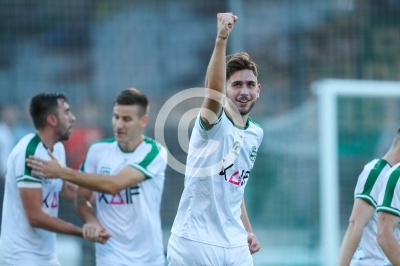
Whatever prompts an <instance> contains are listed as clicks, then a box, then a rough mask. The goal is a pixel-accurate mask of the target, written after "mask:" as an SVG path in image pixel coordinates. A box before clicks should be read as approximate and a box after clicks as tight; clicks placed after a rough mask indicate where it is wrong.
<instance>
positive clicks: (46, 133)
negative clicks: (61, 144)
mask: <svg viewBox="0 0 400 266" xmlns="http://www.w3.org/2000/svg"><path fill="white" fill-rule="evenodd" d="M36 134H37V135H38V136H39V138H40V140H41V141H42V142H43V144H44V146H46V148H47V149H49V150H51V151H52V150H53V147H54V144H56V143H57V142H58V141H59V140H58V137H57V136H56V135H55V134H54V131H52V130H50V129H47V128H45V129H42V130H36Z"/></svg>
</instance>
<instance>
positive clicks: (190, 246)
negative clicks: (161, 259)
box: [167, 234, 253, 266]
mask: <svg viewBox="0 0 400 266" xmlns="http://www.w3.org/2000/svg"><path fill="white" fill-rule="evenodd" d="M167 261H168V266H188V265H190V266H253V257H252V256H251V254H250V251H249V247H248V246H240V247H234V248H223V247H218V246H214V245H209V244H204V243H200V242H196V241H192V240H189V239H186V238H183V237H178V236H176V235H174V234H171V237H170V238H169V241H168V248H167Z"/></svg>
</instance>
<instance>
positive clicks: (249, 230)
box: [240, 199, 253, 234]
mask: <svg viewBox="0 0 400 266" xmlns="http://www.w3.org/2000/svg"><path fill="white" fill-rule="evenodd" d="M240 210H241V214H240V220H242V223H243V226H244V229H245V230H246V231H247V233H251V234H252V233H253V229H252V228H251V224H250V220H249V217H248V215H247V211H246V206H245V204H244V199H243V200H242V204H241V205H240Z"/></svg>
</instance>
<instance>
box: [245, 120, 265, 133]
mask: <svg viewBox="0 0 400 266" xmlns="http://www.w3.org/2000/svg"><path fill="white" fill-rule="evenodd" d="M248 127H249V128H253V129H254V130H256V131H258V132H261V133H264V130H263V129H262V127H261V125H260V124H259V123H257V122H255V121H254V120H253V119H252V118H251V117H249V118H248Z"/></svg>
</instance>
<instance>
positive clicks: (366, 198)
mask: <svg viewBox="0 0 400 266" xmlns="http://www.w3.org/2000/svg"><path fill="white" fill-rule="evenodd" d="M355 198H356V199H362V200H365V201H366V202H367V203H369V204H370V205H372V207H374V209H376V206H377V204H376V201H375V200H374V199H373V198H372V197H371V196H369V195H363V194H357V195H356V197H355Z"/></svg>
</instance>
